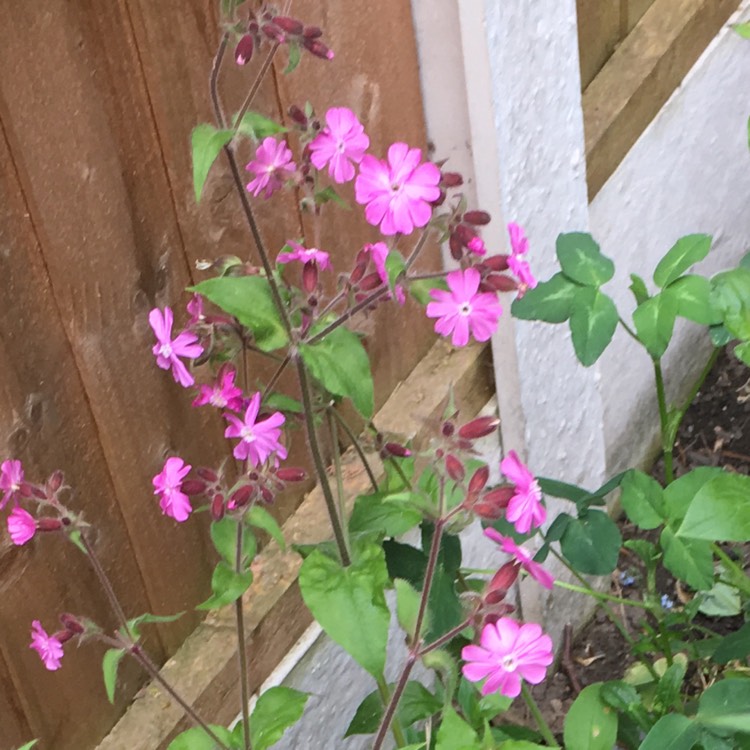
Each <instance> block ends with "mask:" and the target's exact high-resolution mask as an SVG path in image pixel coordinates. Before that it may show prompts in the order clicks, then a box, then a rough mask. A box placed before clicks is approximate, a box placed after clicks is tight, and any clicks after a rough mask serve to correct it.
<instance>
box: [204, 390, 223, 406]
mask: <svg viewBox="0 0 750 750" xmlns="http://www.w3.org/2000/svg"><path fill="white" fill-rule="evenodd" d="M208 403H209V404H211V406H217V407H219V408H220V409H221V408H224V407H225V406H226V405H227V400H226V399H225V398H224V394H223V393H222V392H221V391H218V390H216V389H215V388H214V390H213V393H212V394H211V398H209V399H208Z"/></svg>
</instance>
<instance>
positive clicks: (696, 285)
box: [668, 275, 721, 326]
mask: <svg viewBox="0 0 750 750" xmlns="http://www.w3.org/2000/svg"><path fill="white" fill-rule="evenodd" d="M668 289H669V294H670V295H671V296H672V297H674V299H675V300H676V301H677V314H678V315H679V316H681V317H683V318H687V319H688V320H692V321H693V322H695V323H699V324H700V325H704V326H712V325H716V324H717V323H721V315H720V314H718V313H717V312H716V311H715V310H714V309H713V307H712V306H711V282H710V281H709V280H708V279H707V278H706V277H705V276H692V275H690V276H682V277H681V278H679V279H677V281H674V282H672V283H671V284H670V285H669V287H668Z"/></svg>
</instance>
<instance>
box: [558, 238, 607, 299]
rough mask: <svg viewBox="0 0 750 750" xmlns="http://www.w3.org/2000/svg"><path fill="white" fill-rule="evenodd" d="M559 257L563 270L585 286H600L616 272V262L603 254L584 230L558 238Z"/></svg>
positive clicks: (569, 276)
mask: <svg viewBox="0 0 750 750" xmlns="http://www.w3.org/2000/svg"><path fill="white" fill-rule="evenodd" d="M557 258H558V260H559V261H560V267H561V268H562V272H563V273H564V274H565V275H566V276H567V277H568V278H569V279H571V280H572V281H576V282H578V283H579V284H583V285H584V286H589V287H600V286H601V285H602V284H606V283H607V282H608V281H609V280H610V279H611V278H612V277H613V276H614V274H615V264H614V263H613V262H612V261H611V260H610V259H609V258H607V257H606V256H604V255H602V253H601V251H600V250H599V245H597V243H596V242H594V239H593V238H592V237H591V235H590V234H584V233H583V232H570V233H569V234H561V235H560V236H559V237H558V238H557Z"/></svg>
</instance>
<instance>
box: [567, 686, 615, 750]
mask: <svg viewBox="0 0 750 750" xmlns="http://www.w3.org/2000/svg"><path fill="white" fill-rule="evenodd" d="M601 688H602V683H601V682H596V683H594V684H593V685H589V686H588V687H585V688H584V689H583V690H582V691H581V693H580V695H579V696H578V697H577V698H576V699H575V701H574V702H573V705H572V706H571V707H570V708H569V709H568V713H567V715H566V717H565V728H564V732H563V737H564V743H565V750H612V747H613V746H614V744H615V740H616V739H617V714H616V713H615V711H613V710H612V708H610V706H608V705H607V704H606V703H604V702H603V701H602V699H601V695H600V691H601Z"/></svg>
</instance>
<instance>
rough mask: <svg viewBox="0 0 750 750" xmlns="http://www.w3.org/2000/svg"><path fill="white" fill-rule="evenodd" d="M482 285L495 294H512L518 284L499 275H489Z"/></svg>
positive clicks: (508, 277)
mask: <svg viewBox="0 0 750 750" xmlns="http://www.w3.org/2000/svg"><path fill="white" fill-rule="evenodd" d="M482 283H483V284H484V286H485V287H487V288H488V289H491V290H492V291H495V292H514V291H515V290H516V289H518V282H517V281H516V280H515V279H511V278H510V276H503V275H502V274H499V273H492V274H490V275H489V276H488V277H487V278H486V279H485V280H484V281H483V282H482Z"/></svg>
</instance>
